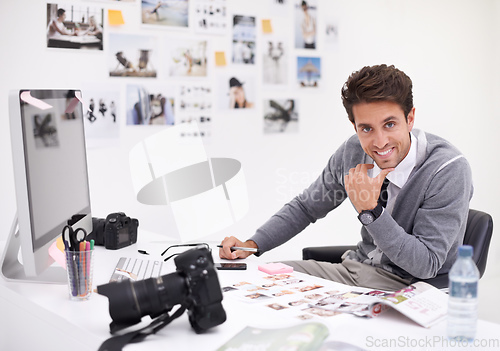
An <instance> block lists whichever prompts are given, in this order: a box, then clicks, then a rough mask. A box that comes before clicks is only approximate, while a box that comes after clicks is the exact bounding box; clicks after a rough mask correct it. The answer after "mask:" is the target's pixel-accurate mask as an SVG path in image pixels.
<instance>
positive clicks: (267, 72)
mask: <svg viewBox="0 0 500 351" xmlns="http://www.w3.org/2000/svg"><path fill="white" fill-rule="evenodd" d="M262 42H263V46H262V47H263V48H264V50H263V55H262V84H263V85H271V86H280V85H281V86H283V87H285V86H286V85H287V84H288V62H289V50H288V47H287V41H286V40H285V39H284V38H277V37H275V36H272V35H271V36H265V37H264V38H263V40H262Z"/></svg>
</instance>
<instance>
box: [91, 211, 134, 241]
mask: <svg viewBox="0 0 500 351" xmlns="http://www.w3.org/2000/svg"><path fill="white" fill-rule="evenodd" d="M138 226H139V221H138V220H137V219H135V218H130V217H128V216H127V215H125V213H123V212H116V213H111V214H109V215H108V216H107V217H106V219H103V218H95V217H92V227H93V229H92V233H90V234H88V235H87V240H91V239H94V242H95V245H100V246H105V247H106V249H110V250H117V249H121V248H123V247H126V246H129V245H132V244H134V243H136V242H137V227H138Z"/></svg>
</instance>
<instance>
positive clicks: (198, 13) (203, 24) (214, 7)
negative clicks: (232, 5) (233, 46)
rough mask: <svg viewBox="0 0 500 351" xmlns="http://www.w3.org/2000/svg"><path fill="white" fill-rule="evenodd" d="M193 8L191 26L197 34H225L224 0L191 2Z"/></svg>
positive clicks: (225, 10)
mask: <svg viewBox="0 0 500 351" xmlns="http://www.w3.org/2000/svg"><path fill="white" fill-rule="evenodd" d="M191 1H192V2H193V6H194V14H193V17H194V18H193V26H194V29H195V31H196V32H197V33H206V34H217V35H223V34H226V29H227V1H226V0H191Z"/></svg>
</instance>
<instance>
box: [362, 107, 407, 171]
mask: <svg viewBox="0 0 500 351" xmlns="http://www.w3.org/2000/svg"><path fill="white" fill-rule="evenodd" d="M352 112H353V114H354V129H355V130H356V134H357V135H358V138H359V141H360V142H361V146H362V147H363V150H364V151H365V152H366V154H367V155H368V156H370V157H371V158H372V159H373V160H374V161H375V162H376V163H377V165H378V166H379V167H380V168H381V169H383V168H392V167H396V166H397V165H398V164H399V163H400V162H401V161H402V160H403V159H404V158H405V157H406V155H407V154H408V151H409V150H410V145H411V142H410V131H411V130H412V129H413V123H414V119H415V108H413V109H412V110H411V111H410V113H409V114H408V121H407V120H406V119H405V114H404V112H403V109H402V108H401V107H400V106H399V105H398V104H396V103H394V102H389V101H380V102H369V103H360V104H357V105H354V106H353V108H352Z"/></svg>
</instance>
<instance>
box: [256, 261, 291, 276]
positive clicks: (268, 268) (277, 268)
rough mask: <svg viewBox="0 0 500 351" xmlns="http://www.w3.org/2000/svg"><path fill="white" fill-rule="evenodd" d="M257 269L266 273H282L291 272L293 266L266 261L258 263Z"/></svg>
mask: <svg viewBox="0 0 500 351" xmlns="http://www.w3.org/2000/svg"><path fill="white" fill-rule="evenodd" d="M258 268H259V271H262V272H264V273H267V274H282V273H292V272H293V267H290V266H288V265H286V264H284V263H267V264H263V265H260V266H259V267H258Z"/></svg>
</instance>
